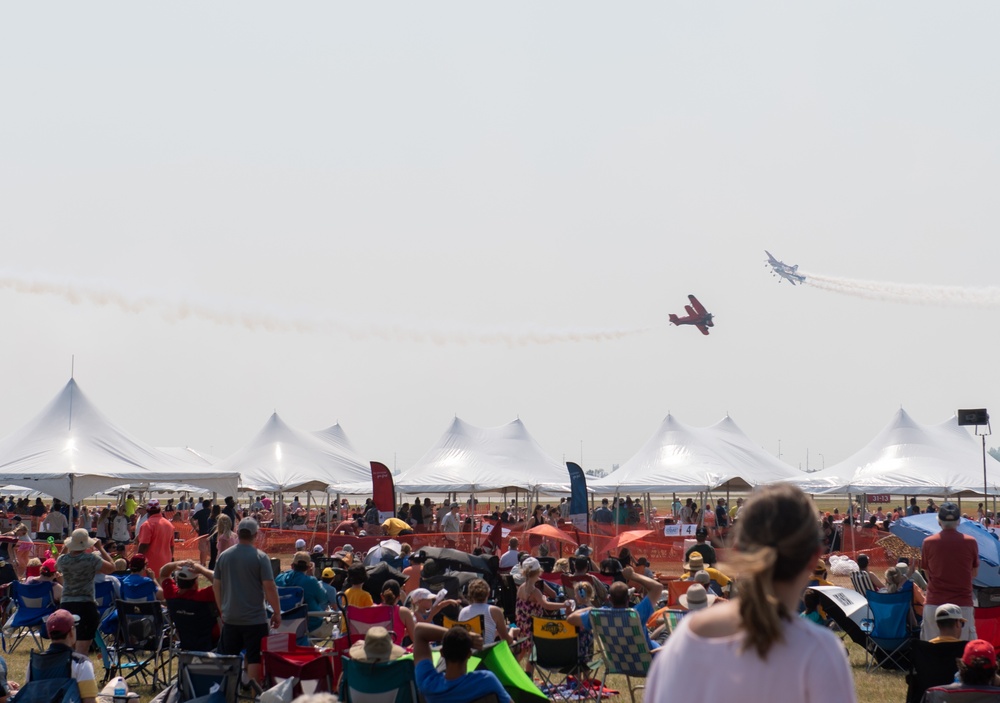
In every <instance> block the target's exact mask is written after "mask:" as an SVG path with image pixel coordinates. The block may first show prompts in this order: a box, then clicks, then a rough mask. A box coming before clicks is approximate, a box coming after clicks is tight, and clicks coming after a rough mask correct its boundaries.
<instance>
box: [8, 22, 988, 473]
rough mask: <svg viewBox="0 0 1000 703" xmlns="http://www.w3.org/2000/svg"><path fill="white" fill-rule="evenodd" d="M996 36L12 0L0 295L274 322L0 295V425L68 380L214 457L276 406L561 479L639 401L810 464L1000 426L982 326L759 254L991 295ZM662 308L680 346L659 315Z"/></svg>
mask: <svg viewBox="0 0 1000 703" xmlns="http://www.w3.org/2000/svg"><path fill="white" fill-rule="evenodd" d="M998 20H1000V6H998V5H997V4H996V3H993V2H967V3H960V4H955V3H941V2H878V3H871V2H836V3H803V2H785V3H782V2H773V3H771V2H754V3H746V2H711V3H704V2H684V3H663V2H652V3H639V2H636V3H628V4H627V5H622V4H621V3H587V2H546V3H530V4H529V3H520V4H518V3H493V4H487V3H468V2H456V3H377V4H372V3H354V4H337V5H334V4H330V3H314V2H297V3H293V4H288V3H280V4H275V3H257V2H213V3H200V2H199V3H195V2H174V3H169V4H145V3H141V4H136V3H129V2H118V3H116V2H105V3H100V4H93V3H87V4H78V3H64V4H51V3H46V4H39V3H6V4H4V5H2V6H0V96H2V106H3V107H2V109H0V232H2V240H0V241H2V249H0V279H5V280H8V281H9V280H11V279H16V280H20V281H25V282H31V281H45V282H49V283H62V284H66V285H70V286H74V287H77V288H79V289H85V288H102V289H105V290H109V291H112V292H117V294H119V295H120V296H124V297H125V298H130V299H136V300H138V299H139V298H141V297H142V296H147V297H151V298H155V299H158V300H165V301H172V302H173V303H180V302H181V301H185V302H187V303H188V304H189V305H192V306H195V307H199V306H200V307H199V309H202V310H204V309H208V310H210V311H220V312H231V313H233V314H235V315H242V316H243V317H255V316H256V317H258V318H266V320H265V321H267V320H270V321H274V320H282V319H292V318H294V319H295V320H298V321H299V323H300V324H301V326H302V327H303V328H304V331H290V330H281V329H277V330H272V331H268V330H265V329H256V330H251V329H247V328H245V327H242V326H240V325H238V324H237V325H230V324H224V322H225V321H221V322H213V321H209V320H207V319H204V318H203V317H201V318H199V317H197V316H196V317H190V318H186V319H178V316H177V314H176V313H177V312H178V311H177V310H176V309H174V308H171V307H170V306H166V307H162V306H156V305H153V306H151V307H147V308H146V309H144V310H140V311H138V312H127V311H123V310H122V309H120V307H118V306H116V305H100V304H96V303H94V302H88V301H83V302H80V303H79V304H75V305H74V304H72V303H70V302H68V301H67V300H66V299H64V298H63V297H59V296H53V295H37V294H28V293H23V292H15V291H12V290H10V289H0V319H2V323H3V328H4V343H3V344H2V346H0V379H2V382H0V388H2V389H3V396H2V402H0V435H6V434H8V433H10V432H13V431H14V430H16V429H18V428H19V427H20V426H21V425H23V424H24V423H25V422H27V421H28V420H29V419H30V418H31V417H33V416H34V415H35V413H37V412H38V411H39V410H40V409H41V408H42V406H43V405H44V404H45V403H47V402H48V401H49V399H50V398H51V397H53V396H54V395H55V394H56V393H57V392H58V391H59V390H60V388H61V387H62V385H63V384H64V383H65V382H66V381H67V379H68V377H69V372H70V357H71V355H75V356H76V378H77V381H78V382H79V383H80V385H81V387H82V388H83V390H84V391H85V392H86V393H88V394H89V396H90V397H91V399H92V400H93V401H94V402H95V403H96V404H97V405H98V406H99V407H100V408H102V409H103V410H104V411H105V413H107V414H108V415H109V416H110V417H111V418H112V419H113V420H115V421H116V422H117V423H118V424H120V425H121V426H122V427H124V428H125V429H126V430H127V431H129V432H131V433H132V434H134V435H136V436H137V437H139V438H141V439H143V440H145V441H147V442H149V443H151V444H154V445H157V446H172V445H188V446H191V447H194V448H197V449H199V450H202V451H205V452H211V453H214V454H216V455H219V456H225V455H227V454H229V453H231V452H233V451H235V450H236V449H238V448H239V447H240V446H241V445H243V444H244V443H245V442H246V441H247V440H249V438H250V437H251V436H252V435H253V434H254V433H255V432H256V431H257V430H258V429H259V428H260V426H261V425H263V424H264V422H265V421H266V420H267V418H268V416H269V415H270V413H271V412H272V411H274V410H275V409H277V411H278V412H279V413H280V414H281V415H282V417H283V418H284V419H285V420H286V421H287V422H289V423H291V424H293V425H295V426H298V427H301V428H303V429H319V428H322V427H325V426H327V425H330V424H333V423H334V422H335V421H338V420H339V421H340V422H341V424H342V426H343V427H344V429H345V431H346V432H347V434H348V435H349V436H350V437H351V439H352V441H353V442H354V444H355V445H356V447H357V448H358V450H359V451H360V452H361V453H362V454H363V455H364V456H366V457H369V458H371V459H376V460H380V461H383V462H385V463H387V464H389V465H390V466H392V465H393V463H394V462H395V463H396V465H397V466H398V467H399V468H401V469H405V468H408V467H409V466H410V465H411V464H412V463H413V462H414V461H416V460H417V459H418V458H419V457H420V455H421V454H423V453H424V451H426V450H427V449H428V448H429V447H430V446H431V445H432V444H433V442H434V441H435V440H436V439H437V438H438V436H439V435H440V434H441V433H442V432H443V431H444V430H445V429H446V428H447V426H448V424H449V422H450V420H451V418H452V417H453V416H454V415H455V414H458V415H459V416H460V417H461V418H463V419H464V420H466V421H468V422H470V423H473V424H477V425H488V426H492V425H499V424H504V423H506V422H508V421H510V420H512V419H514V418H515V417H517V416H520V418H521V419H522V420H523V421H524V422H525V424H526V426H527V427H528V429H529V431H531V432H532V433H533V435H534V436H535V438H536V439H537V440H538V441H539V443H540V444H541V445H542V447H543V448H544V449H545V450H546V451H547V452H548V453H549V454H550V455H552V456H553V457H555V458H557V459H561V458H562V457H563V455H565V457H566V458H567V459H573V460H579V459H580V451H581V441H582V443H583V464H584V467H585V468H607V467H608V466H609V465H611V464H613V463H623V462H625V461H626V460H627V459H628V458H629V457H630V456H631V455H632V454H633V453H635V452H636V451H637V450H638V449H639V447H640V446H641V445H642V444H643V442H644V441H645V440H646V439H647V438H648V436H649V435H650V434H651V433H652V432H653V431H654V429H655V428H656V427H657V425H658V424H659V422H660V421H661V419H662V418H663V417H664V415H666V414H667V412H672V413H673V414H674V415H675V416H676V417H677V418H678V419H679V420H681V421H682V422H685V423H688V424H692V425H708V424H711V423H714V422H715V421H717V420H719V419H720V418H721V417H723V416H724V415H725V414H726V413H727V412H728V413H729V414H730V415H731V416H732V417H733V419H734V420H735V421H736V422H737V423H738V424H739V425H740V426H741V427H742V428H743V430H744V431H745V432H746V433H747V434H748V435H749V436H750V437H751V438H753V439H754V440H755V441H757V442H758V443H760V444H761V445H762V446H763V447H765V448H766V449H768V450H769V451H771V452H772V453H775V454H777V452H778V441H779V440H781V454H782V456H781V458H782V459H783V460H785V461H787V462H789V463H790V464H792V465H793V466H798V465H799V464H801V465H802V466H803V467H804V466H805V463H806V452H807V449H808V451H809V457H810V459H809V462H810V466H811V467H812V468H818V467H819V466H820V465H821V463H822V464H825V465H826V466H830V465H831V464H832V463H835V462H837V461H840V460H842V459H844V458H846V457H847V456H848V455H849V454H851V453H852V452H854V451H855V450H856V449H858V448H860V447H861V446H862V445H864V444H865V443H867V442H868V440H869V439H870V438H871V437H872V436H873V435H874V434H875V433H876V432H878V431H879V430H880V429H881V428H882V427H883V426H884V425H885V424H886V423H887V422H888V421H889V420H890V419H891V417H892V414H893V413H894V412H895V410H896V409H897V408H899V407H900V406H901V405H902V406H903V407H905V408H906V410H907V411H908V412H910V413H911V415H913V417H914V418H915V419H917V420H918V421H921V422H925V423H936V422H941V421H943V420H945V419H947V418H948V417H949V416H950V415H951V414H952V413H953V412H954V410H955V409H956V408H958V407H980V406H986V407H989V408H991V409H992V410H994V412H995V414H997V416H998V417H1000V390H998V387H997V373H996V364H995V360H994V358H993V354H994V353H995V351H996V349H997V348H998V346H1000V344H998V342H1000V324H997V323H998V319H997V318H998V315H997V312H998V310H997V307H996V306H995V305H994V304H993V303H992V302H990V301H986V302H984V303H983V304H982V305H980V306H973V305H968V304H963V305H952V306H934V305H928V304H926V303H919V304H910V305H906V304H900V303H893V302H885V301H880V300H870V299H864V298H861V297H854V296H849V295H843V294H838V293H836V292H830V291H826V290H820V289H818V288H816V287H810V286H804V287H801V288H799V287H796V288H792V287H791V286H789V285H788V284H787V283H782V284H780V285H779V284H778V283H777V282H776V280H775V279H774V278H772V277H771V276H769V275H768V273H767V271H766V270H765V268H764V266H763V261H764V251H763V250H764V249H765V248H767V249H769V250H770V251H771V252H773V253H774V254H775V255H777V256H779V257H781V258H783V259H784V260H785V261H787V262H788V263H798V264H799V265H800V266H801V269H802V270H803V271H806V272H815V273H822V274H826V275H829V276H836V277H844V278H849V279H863V280H874V281H887V282H898V283H910V284H926V285H947V286H968V287H988V286H992V285H993V284H994V283H995V282H996V280H997V275H996V271H997V258H998V257H997V255H998V253H1000V243H998V236H997V221H998V208H1000V198H998V197H997V192H998V185H1000V183H998V181H1000V173H998V167H1000V135H998V125H1000V93H998V90H997V86H998V84H1000V82H998V77H997V72H998V70H1000V68H998V67H1000V43H998V42H997V41H996V27H997V26H998ZM689 293H694V294H696V295H697V296H698V297H699V298H700V299H701V301H702V302H703V303H704V304H705V305H706V306H707V307H708V309H709V310H711V311H712V312H713V313H715V315H716V327H715V328H714V330H713V331H712V334H711V336H709V337H703V336H702V335H701V334H699V333H698V331H697V330H695V329H694V328H691V327H683V328H673V327H668V326H667V324H666V317H667V314H668V313H670V312H682V311H683V305H684V303H685V302H686V295H687V294H689ZM925 293H926V294H925V295H924V296H923V299H924V300H928V299H933V298H934V297H935V295H936V293H935V292H934V290H933V289H928V291H926V292H925ZM973 298H975V295H973ZM646 328H648V331H645V332H641V333H636V334H627V335H623V336H621V337H620V338H616V339H607V340H604V341H593V340H590V339H586V338H585V339H583V340H581V341H550V342H548V343H536V342H531V343H520V342H519V341H517V340H515V339H512V337H516V336H517V335H518V334H520V333H524V332H531V333H533V334H534V335H535V336H536V337H537V338H538V339H539V340H541V341H545V340H546V338H547V336H552V335H556V336H558V334H564V333H574V332H580V333H587V332H589V331H593V330H604V331H612V332H614V331H618V332H630V331H635V330H642V329H646ZM421 331H424V332H428V331H434V333H435V334H434V338H433V339H428V340H426V341H418V340H416V339H415V338H414V336H415V333H417V332H421ZM557 333H558V334H557ZM584 337H586V334H585V335H584ZM505 340H506V341H505ZM511 341H513V342H515V343H513V344H511V343H509V342H511ZM995 445H1000V438H998V439H997V440H996V441H995V442H993V443H992V444H991V446H995Z"/></svg>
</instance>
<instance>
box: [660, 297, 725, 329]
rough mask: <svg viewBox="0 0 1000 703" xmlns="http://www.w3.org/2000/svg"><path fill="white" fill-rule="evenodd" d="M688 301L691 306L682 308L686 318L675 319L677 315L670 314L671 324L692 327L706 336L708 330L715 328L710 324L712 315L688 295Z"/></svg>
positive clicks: (713, 324)
mask: <svg viewBox="0 0 1000 703" xmlns="http://www.w3.org/2000/svg"><path fill="white" fill-rule="evenodd" d="M688 300H690V301H691V304H690V305H685V306H684V310H685V311H686V312H687V316H685V317H677V315H673V314H671V315H670V322H671V324H674V325H694V326H695V327H697V328H698V329H700V330H701V333H702V334H708V328H709V327H714V326H715V323H713V322H712V313H710V312H709V311H708V310H706V309H705V306H704V305H702V304H701V303H699V302H698V299H697V298H695V297H694V296H693V295H689V296H688Z"/></svg>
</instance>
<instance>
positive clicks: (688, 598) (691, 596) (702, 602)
mask: <svg viewBox="0 0 1000 703" xmlns="http://www.w3.org/2000/svg"><path fill="white" fill-rule="evenodd" d="M716 598H717V596H716V595H715V594H712V593H709V592H708V591H706V590H705V587H704V586H702V585H701V584H700V583H693V584H691V587H690V588H688V590H687V593H685V594H683V595H682V596H681V597H680V598H678V599H677V600H678V601H679V602H680V604H681V607H682V608H687V609H688V610H701V609H702V608H707V607H708V606H710V605H712V603H714V602H715V599H716Z"/></svg>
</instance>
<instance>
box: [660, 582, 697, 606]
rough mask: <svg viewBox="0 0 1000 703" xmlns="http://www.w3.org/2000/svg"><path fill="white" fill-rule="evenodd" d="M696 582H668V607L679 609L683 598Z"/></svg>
mask: <svg viewBox="0 0 1000 703" xmlns="http://www.w3.org/2000/svg"><path fill="white" fill-rule="evenodd" d="M695 583H696V582H695V581H667V606H668V607H670V608H674V607H677V606H679V605H680V604H681V596H683V595H684V594H686V593H687V592H688V589H689V588H691V586H693V585H694V584H695Z"/></svg>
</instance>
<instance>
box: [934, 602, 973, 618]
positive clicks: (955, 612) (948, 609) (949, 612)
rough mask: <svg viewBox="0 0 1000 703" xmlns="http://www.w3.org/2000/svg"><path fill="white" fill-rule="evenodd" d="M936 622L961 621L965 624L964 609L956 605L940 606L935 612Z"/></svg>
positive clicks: (946, 604)
mask: <svg viewBox="0 0 1000 703" xmlns="http://www.w3.org/2000/svg"><path fill="white" fill-rule="evenodd" d="M934 620H935V622H941V621H942V620H961V621H962V622H965V618H963V617H962V609H961V608H959V607H958V606H957V605H955V604H954V603H945V604H944V605H939V606H938V607H937V610H936V611H934Z"/></svg>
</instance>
